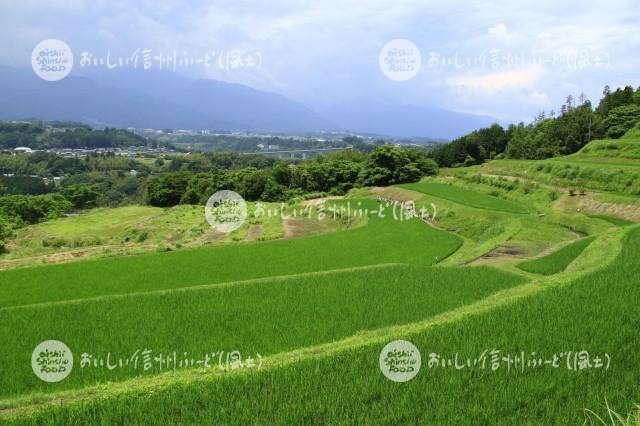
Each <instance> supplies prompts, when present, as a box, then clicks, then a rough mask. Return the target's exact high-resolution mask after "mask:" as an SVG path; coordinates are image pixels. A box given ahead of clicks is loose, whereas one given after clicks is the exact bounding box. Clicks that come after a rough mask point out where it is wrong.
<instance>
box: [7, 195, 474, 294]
mask: <svg viewBox="0 0 640 426" xmlns="http://www.w3.org/2000/svg"><path fill="white" fill-rule="evenodd" d="M351 203H352V204H353V205H354V209H355V206H356V205H357V203H358V201H357V200H351ZM361 204H362V206H361V208H362V209H365V208H367V209H370V210H371V211H377V209H378V204H377V202H375V201H373V200H366V201H361ZM327 214H331V213H330V212H327ZM460 244H461V239H460V238H459V237H457V236H455V235H452V234H449V233H446V232H444V231H440V230H437V229H434V228H432V227H430V226H428V225H426V224H425V223H423V222H421V221H420V220H418V219H413V220H409V221H403V222H401V221H398V220H394V219H393V217H392V215H391V212H390V211H389V210H388V209H387V212H386V216H385V217H384V218H378V217H372V218H371V220H369V222H368V224H367V225H366V226H363V227H358V228H355V229H351V230H348V231H344V232H338V233H331V234H324V235H318V236H313V237H303V238H299V239H295V240H281V241H270V242H265V243H253V244H242V245H236V246H226V247H211V248H199V249H185V250H180V251H175V252H169V253H154V254H149V255H140V256H131V257H120V258H110V259H101V260H92V261H85V262H77V263H69V264H61V265H51V266H38V267H32V268H25V269H15V270H9V271H3V272H0V307H6V306H16V305H24V304H31V303H41V302H50V301H60V300H69V299H81V298H86V297H93V296H101V295H109V294H126V293H132V292H141V291H150V290H160V289H171V288H179V287H189V286H194V285H203V284H214V283H223V282H229V281H236V280H247V279H253V278H263V277H270V276H278V275H288V274H296V273H305V272H313V271H322V270H328V269H339V268H348V267H354V266H365V265H376V264H382V263H407V264H417V265H432V264H434V263H436V262H438V261H440V260H442V259H444V258H446V257H447V256H448V255H450V254H451V253H453V252H454V251H455V250H456V249H457V248H458V247H459V246H460Z"/></svg>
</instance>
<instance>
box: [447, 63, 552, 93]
mask: <svg viewBox="0 0 640 426" xmlns="http://www.w3.org/2000/svg"><path fill="white" fill-rule="evenodd" d="M543 74H544V68H542V67H541V66H535V67H530V68H526V69H518V70H507V71H500V72H494V73H490V74H482V75H463V76H456V77H450V78H448V79H447V80H446V84H447V85H448V86H449V87H450V88H451V89H454V90H458V91H460V90H463V91H470V92H474V93H484V94H488V95H493V94H496V93H500V92H503V91H505V90H508V89H522V88H527V87H531V86H533V84H534V83H535V82H536V81H538V80H539V79H540V77H542V75H543Z"/></svg>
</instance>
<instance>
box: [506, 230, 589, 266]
mask: <svg viewBox="0 0 640 426" xmlns="http://www.w3.org/2000/svg"><path fill="white" fill-rule="evenodd" d="M593 240H594V238H593V237H589V238H582V239H580V240H578V241H576V242H574V243H571V244H568V245H566V246H564V247H562V248H561V249H560V250H558V251H555V252H553V253H551V254H549V255H547V256H544V257H540V258H538V259H532V260H528V261H526V262H522V263H520V264H518V268H520V269H522V270H523V271H527V272H531V273H533V274H542V275H553V274H557V273H558V272H562V271H564V270H565V269H566V268H567V266H569V264H570V263H571V262H573V261H574V260H575V259H576V258H577V257H578V256H580V254H581V253H582V252H583V251H584V249H585V248H587V246H588V245H589V244H591V242H592V241H593Z"/></svg>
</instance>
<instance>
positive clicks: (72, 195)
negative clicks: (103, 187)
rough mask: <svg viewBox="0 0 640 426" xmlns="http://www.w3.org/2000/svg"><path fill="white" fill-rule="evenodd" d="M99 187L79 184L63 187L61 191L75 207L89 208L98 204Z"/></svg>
mask: <svg viewBox="0 0 640 426" xmlns="http://www.w3.org/2000/svg"><path fill="white" fill-rule="evenodd" d="M99 189H100V187H99V186H98V185H86V184H77V185H68V186H65V187H63V188H62V189H61V191H60V193H61V194H62V196H63V197H65V198H66V199H67V200H69V201H71V203H72V204H73V207H74V208H77V209H89V208H93V207H97V206H98V198H99V197H100V193H99V192H98V191H99Z"/></svg>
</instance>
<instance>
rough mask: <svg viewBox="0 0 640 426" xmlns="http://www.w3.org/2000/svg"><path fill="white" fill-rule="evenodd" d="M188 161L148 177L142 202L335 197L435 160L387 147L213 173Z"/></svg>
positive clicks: (415, 174) (405, 178)
mask: <svg viewBox="0 0 640 426" xmlns="http://www.w3.org/2000/svg"><path fill="white" fill-rule="evenodd" d="M188 167H189V163H187V164H184V165H183V167H182V169H181V170H180V171H177V172H173V173H165V174H162V175H159V176H151V177H150V178H149V181H148V183H147V186H146V191H145V200H146V202H147V203H148V204H150V205H153V206H161V207H166V206H172V205H176V204H181V203H184V204H204V203H205V202H206V201H207V199H208V198H209V197H210V196H211V195H212V194H214V193H215V192H217V191H219V190H223V189H228V190H233V191H236V192H238V193H239V194H240V195H242V196H243V197H244V198H245V199H246V200H248V201H254V200H263V201H286V200H289V199H291V198H294V197H297V196H300V195H303V194H307V193H316V192H322V193H329V194H335V195H340V194H344V193H346V192H347V191H349V190H350V189H352V188H354V187H359V186H373V185H392V184H396V183H404V182H415V181H418V180H419V179H420V178H422V177H423V176H425V175H432V174H436V173H437V171H438V168H437V165H436V163H435V162H434V161H433V160H432V159H430V158H428V156H427V154H426V152H425V151H422V150H418V149H402V148H398V147H395V146H392V145H388V144H387V145H381V146H378V147H376V148H375V149H374V150H373V151H372V152H371V154H369V155H367V154H365V153H362V152H360V151H355V150H353V151H352V150H350V151H341V152H337V153H333V154H330V155H327V156H320V157H316V158H314V159H311V160H307V161H303V162H300V163H299V164H289V163H287V162H282V161H279V162H278V163H277V164H275V165H273V166H271V167H265V168H262V169H259V168H256V167H248V168H242V169H235V170H234V169H227V170H220V171H217V172H215V173H191V172H190V170H189V169H188Z"/></svg>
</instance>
